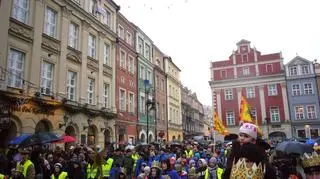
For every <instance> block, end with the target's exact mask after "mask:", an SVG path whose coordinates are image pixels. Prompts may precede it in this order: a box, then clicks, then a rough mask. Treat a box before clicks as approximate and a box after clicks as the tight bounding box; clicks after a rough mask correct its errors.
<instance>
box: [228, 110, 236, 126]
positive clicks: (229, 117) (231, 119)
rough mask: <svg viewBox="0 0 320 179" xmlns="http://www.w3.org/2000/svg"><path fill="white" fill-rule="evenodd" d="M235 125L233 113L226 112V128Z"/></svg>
mask: <svg viewBox="0 0 320 179" xmlns="http://www.w3.org/2000/svg"><path fill="white" fill-rule="evenodd" d="M233 125H235V121H234V112H227V126H233Z"/></svg>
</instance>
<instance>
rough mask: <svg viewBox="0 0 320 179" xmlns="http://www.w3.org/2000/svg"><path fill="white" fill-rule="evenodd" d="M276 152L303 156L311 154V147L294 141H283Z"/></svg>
mask: <svg viewBox="0 0 320 179" xmlns="http://www.w3.org/2000/svg"><path fill="white" fill-rule="evenodd" d="M276 151H280V152H283V153H286V154H293V153H295V154H304V153H311V152H312V146H310V145H308V144H305V143H302V142H296V141H284V142H281V143H280V144H278V146H277V147H276Z"/></svg>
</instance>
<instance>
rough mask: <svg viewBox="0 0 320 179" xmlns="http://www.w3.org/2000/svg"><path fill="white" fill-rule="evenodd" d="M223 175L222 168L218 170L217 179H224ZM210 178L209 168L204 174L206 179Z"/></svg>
mask: <svg viewBox="0 0 320 179" xmlns="http://www.w3.org/2000/svg"><path fill="white" fill-rule="evenodd" d="M222 173H223V169H222V168H219V167H218V168H217V177H218V179H221V178H222ZM208 178H209V169H208V168H207V169H206V171H205V174H204V179H208Z"/></svg>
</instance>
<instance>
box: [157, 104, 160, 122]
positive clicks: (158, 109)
mask: <svg viewBox="0 0 320 179" xmlns="http://www.w3.org/2000/svg"><path fill="white" fill-rule="evenodd" d="M156 113H157V114H156V116H157V120H159V119H160V103H159V102H157V105H156Z"/></svg>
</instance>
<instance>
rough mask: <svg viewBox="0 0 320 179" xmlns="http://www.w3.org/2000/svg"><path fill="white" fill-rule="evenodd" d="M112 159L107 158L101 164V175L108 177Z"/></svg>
mask: <svg viewBox="0 0 320 179" xmlns="http://www.w3.org/2000/svg"><path fill="white" fill-rule="evenodd" d="M112 163H113V159H112V158H108V160H107V162H106V163H105V164H104V165H102V176H103V177H109V176H110V170H111V167H112Z"/></svg>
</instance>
